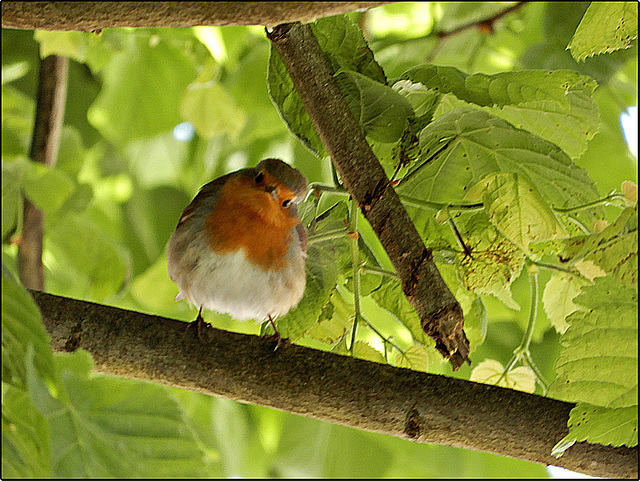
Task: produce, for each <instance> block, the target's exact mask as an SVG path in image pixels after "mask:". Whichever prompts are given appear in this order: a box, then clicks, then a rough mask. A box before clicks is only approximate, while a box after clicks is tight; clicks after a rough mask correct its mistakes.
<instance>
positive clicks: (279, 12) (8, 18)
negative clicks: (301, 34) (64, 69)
mask: <svg viewBox="0 0 640 481" xmlns="http://www.w3.org/2000/svg"><path fill="white" fill-rule="evenodd" d="M385 3H390V2H10V1H4V2H2V27H3V28H22V29H30V30H35V29H42V30H81V31H85V32H92V31H99V30H101V29H103V28H113V27H194V26H199V25H220V26H222V25H265V26H274V25H278V24H280V23H284V22H295V21H300V22H310V21H312V20H315V19H316V18H320V17H327V16H330V15H338V14H341V13H346V12H353V11H355V10H364V9H367V8H371V7H377V6H379V5H384V4H385Z"/></svg>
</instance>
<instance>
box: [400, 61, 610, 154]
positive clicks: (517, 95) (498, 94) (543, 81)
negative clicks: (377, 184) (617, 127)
mask: <svg viewBox="0 0 640 481" xmlns="http://www.w3.org/2000/svg"><path fill="white" fill-rule="evenodd" d="M402 78H407V79H410V80H411V81H413V82H420V83H421V84H423V85H424V86H425V87H428V88H429V89H433V90H435V91H438V92H441V93H444V94H447V93H450V94H451V95H455V96H456V97H457V99H460V100H463V101H465V102H469V103H472V104H476V105H479V106H483V107H485V108H486V109H487V110H488V111H489V112H490V113H491V114H492V115H495V116H497V117H500V118H502V119H504V120H506V121H508V122H510V123H511V124H512V125H514V126H515V127H517V128H520V129H524V130H527V131H529V132H531V133H533V134H536V135H538V136H539V137H541V138H543V139H545V140H547V141H549V142H552V143H554V144H556V145H558V146H559V147H560V148H562V149H563V150H564V151H565V152H566V153H567V154H569V155H570V156H571V157H572V158H577V157H580V156H581V155H582V153H584V151H585V150H586V148H587V142H588V141H589V140H590V139H592V138H593V136H594V135H595V134H596V133H597V132H598V129H599V126H600V116H599V111H598V106H597V104H596V102H595V100H594V99H593V98H592V95H593V91H594V90H595V88H596V87H597V84H596V82H594V81H593V80H592V79H590V78H589V77H587V76H585V75H579V74H578V73H576V72H573V71H570V70H523V71H518V72H504V73H499V74H495V75H484V74H474V75H467V74H465V73H464V72H461V71H460V70H457V69H455V68H454V67H436V66H431V65H427V66H424V65H423V66H418V67H414V68H412V69H410V70H408V71H407V72H405V74H403V76H402ZM447 97H448V96H446V95H445V96H444V97H443V102H444V103H443V104H442V105H441V109H442V110H443V112H447V111H449V110H451V109H452V108H456V107H460V106H461V105H455V104H456V102H454V105H453V106H447V104H448V103H449V100H450V99H447ZM457 103H458V104H459V103H460V102H457Z"/></svg>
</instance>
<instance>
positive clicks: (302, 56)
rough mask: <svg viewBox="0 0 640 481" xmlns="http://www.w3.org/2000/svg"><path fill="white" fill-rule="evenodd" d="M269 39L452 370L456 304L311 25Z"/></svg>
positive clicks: (461, 339)
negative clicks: (350, 104)
mask: <svg viewBox="0 0 640 481" xmlns="http://www.w3.org/2000/svg"><path fill="white" fill-rule="evenodd" d="M267 36H268V37H269V39H270V40H271V41H272V42H273V45H274V46H275V48H276V50H277V51H278V53H279V54H280V57H281V58H282V61H283V63H284V65H285V67H286V68H287V72H288V73H289V75H290V77H291V80H292V81H293V84H294V86H295V88H296V92H297V93H298V94H299V95H300V99H301V100H302V103H303V105H304V107H305V109H306V110H307V112H308V113H309V117H310V118H311V121H312V122H313V126H314V127H315V129H316V131H317V132H318V135H319V136H320V139H322V143H323V144H324V146H325V148H326V149H327V152H328V153H329V154H330V155H331V159H332V160H333V163H334V165H335V167H336V170H337V171H338V172H339V173H340V176H341V178H342V181H343V182H344V185H345V187H346V188H347V190H348V191H349V193H350V194H351V195H352V196H353V198H354V199H355V200H356V202H357V203H358V206H359V207H360V209H361V211H362V213H363V214H364V216H365V218H366V219H367V221H369V223H370V224H371V227H372V228H373V230H374V232H375V233H376V235H377V236H378V238H379V239H380V242H381V244H382V246H383V247H384V249H385V251H386V252H387V254H388V255H389V259H390V260H391V263H392V264H393V266H394V268H395V270H396V272H397V273H398V278H399V279H400V282H401V284H402V291H403V292H404V294H405V296H406V297H407V299H408V301H409V302H410V303H411V305H412V306H413V307H414V309H415V310H416V312H417V314H418V316H419V317H420V320H421V323H422V328H423V330H424V331H425V332H426V333H427V334H429V335H430V336H431V337H432V338H433V339H434V340H435V341H436V349H438V351H439V352H440V353H441V354H442V355H443V356H445V357H446V358H447V359H449V361H450V362H451V364H452V366H453V369H454V370H455V369H458V368H459V367H460V366H462V364H464V362H465V361H466V362H470V361H469V357H468V354H469V341H468V340H467V337H466V335H465V333H464V330H463V326H464V318H463V315H462V308H461V307H460V304H459V303H458V301H457V300H456V299H455V297H454V296H453V294H452V293H451V291H450V290H449V288H448V287H447V285H446V284H445V282H444V280H443V279H442V277H441V276H440V272H439V271H438V269H437V268H436V265H435V262H434V261H433V257H432V255H431V250H429V249H427V248H426V247H425V245H424V242H423V241H422V239H421V237H420V234H419V233H418V231H417V230H416V228H415V226H414V224H413V221H412V220H411V218H410V217H409V214H407V211H406V210H405V208H404V206H403V205H402V202H400V199H399V198H398V195H397V194H396V191H395V190H394V189H393V187H392V185H391V183H390V182H389V179H388V178H387V175H386V173H385V171H384V169H383V168H382V166H381V165H380V162H378V159H377V158H376V156H375V155H374V153H373V152H372V151H371V148H370V147H369V144H368V143H367V140H366V139H365V136H364V134H363V133H362V129H361V128H360V125H359V124H358V122H357V121H356V119H355V118H354V117H353V114H352V113H351V109H350V108H349V106H348V105H347V102H346V100H345V99H344V97H343V96H342V93H341V91H340V88H339V87H338V85H337V83H336V81H335V79H334V78H333V72H332V71H331V68H330V66H329V63H328V61H327V59H326V56H325V54H324V52H323V51H322V49H321V48H320V45H319V44H318V41H317V39H316V37H315V35H314V34H313V31H312V30H311V27H310V26H309V25H302V24H300V23H293V24H285V25H278V26H277V27H276V28H275V29H274V30H273V31H272V32H268V33H267Z"/></svg>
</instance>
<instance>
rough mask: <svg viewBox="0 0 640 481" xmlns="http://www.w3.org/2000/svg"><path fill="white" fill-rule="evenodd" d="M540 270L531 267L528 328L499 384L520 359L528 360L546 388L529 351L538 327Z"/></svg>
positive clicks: (539, 381)
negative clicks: (534, 332)
mask: <svg viewBox="0 0 640 481" xmlns="http://www.w3.org/2000/svg"><path fill="white" fill-rule="evenodd" d="M538 287H539V286H538V272H537V269H531V268H529V292H530V294H531V302H530V307H529V319H528V321H527V329H526V331H525V333H524V336H523V337H522V341H521V342H520V345H519V346H518V347H516V348H515V349H514V351H513V356H512V357H511V359H510V360H509V363H508V364H507V365H506V367H505V368H504V371H502V374H501V375H500V378H498V380H497V381H496V384H498V383H499V382H500V381H502V379H504V377H505V376H506V375H507V374H508V373H509V371H511V369H513V366H515V365H516V364H517V363H518V361H523V360H524V361H526V363H527V364H528V365H529V367H531V370H532V371H533V373H534V375H535V377H536V381H538V383H539V384H540V385H541V386H542V387H543V389H545V390H546V383H545V381H544V379H543V378H542V377H541V376H540V370H539V369H538V368H537V367H536V366H535V364H534V362H533V359H532V358H531V353H530V352H529V346H530V345H531V340H532V339H533V331H534V329H535V327H536V317H537V316H538V290H539V289H538Z"/></svg>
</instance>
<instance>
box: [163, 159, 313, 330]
mask: <svg viewBox="0 0 640 481" xmlns="http://www.w3.org/2000/svg"><path fill="white" fill-rule="evenodd" d="M307 192H308V183H307V179H306V178H305V177H304V175H303V174H302V173H301V172H300V171H299V170H298V169H296V168H294V167H292V166H290V165H289V164H287V163H285V162H283V161H282V160H280V159H274V158H268V159H264V160H261V161H260V162H259V163H258V164H257V165H256V166H255V167H250V168H244V169H240V170H237V171H235V172H231V173H229V174H226V175H224V176H222V177H219V178H217V179H215V180H213V181H211V182H209V183H208V184H206V185H204V186H203V187H202V188H201V189H200V191H199V192H198V194H197V195H196V196H195V197H194V199H193V200H192V201H191V203H190V204H189V205H188V206H187V207H186V208H185V209H184V211H183V212H182V215H181V216H180V219H179V221H178V224H177V226H176V229H175V231H174V232H173V234H172V235H171V238H170V239H169V243H168V247H167V266H168V271H169V277H170V278H171V280H172V281H173V282H174V283H175V284H176V285H177V286H178V290H179V292H178V294H177V296H176V298H175V300H176V301H180V300H183V299H186V300H187V301H188V302H189V303H190V304H192V305H193V306H195V307H197V308H198V309H199V311H198V317H197V318H196V320H195V321H194V323H200V324H198V327H199V326H200V325H201V323H204V321H203V319H202V309H203V308H205V309H208V310H212V311H217V312H221V313H226V314H230V315H231V316H232V317H234V318H235V319H237V320H249V319H254V320H256V321H257V322H265V321H269V322H270V323H271V326H272V328H273V330H274V336H275V337H277V338H278V339H280V333H279V332H278V330H277V328H276V324H275V322H274V321H275V320H276V319H277V318H278V317H281V316H283V315H285V314H286V313H287V312H289V311H290V310H291V309H292V308H293V307H295V306H296V305H297V304H298V303H299V301H300V299H301V298H302V296H303V294H304V289H305V284H306V274H305V262H306V253H307V232H306V230H305V228H304V226H303V225H302V223H301V221H300V217H299V214H298V204H299V203H300V202H301V201H302V200H304V198H305V197H306V195H307ZM198 332H199V329H198Z"/></svg>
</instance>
